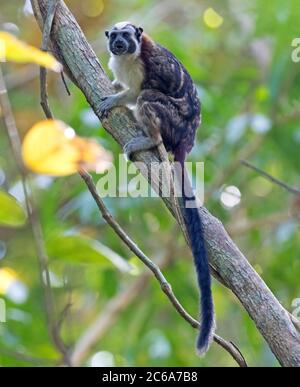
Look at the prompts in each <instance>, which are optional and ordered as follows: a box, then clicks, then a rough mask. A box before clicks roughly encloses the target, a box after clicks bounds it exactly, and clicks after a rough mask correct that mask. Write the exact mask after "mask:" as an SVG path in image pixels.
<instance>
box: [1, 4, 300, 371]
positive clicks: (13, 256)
mask: <svg viewBox="0 0 300 387" xmlns="http://www.w3.org/2000/svg"><path fill="white" fill-rule="evenodd" d="M93 1H94V0H88V2H89V3H92V2H93ZM95 1H96V0H95ZM99 1H100V0H97V2H99ZM83 3H87V2H79V1H76V0H70V1H68V2H67V4H68V6H69V7H70V8H71V10H72V11H73V12H74V14H75V15H76V17H77V19H78V20H79V22H80V25H81V27H82V29H83V31H84V32H85V34H86V36H87V37H88V39H89V40H90V41H91V43H92V45H93V47H94V49H95V50H96V52H97V54H98V55H99V57H100V58H101V60H102V62H103V65H104V67H105V68H107V60H108V55H107V53H106V41H105V37H104V31H105V29H106V28H107V27H108V26H110V25H111V24H113V23H114V22H115V21H119V20H128V19H129V20H132V21H133V22H136V23H140V24H142V25H143V27H144V29H145V31H146V32H147V33H149V34H150V35H152V36H153V38H154V39H155V40H157V41H159V42H160V43H161V44H163V45H165V46H166V47H167V48H169V49H170V50H171V51H173V52H174V53H175V54H176V55H177V56H178V57H179V58H180V60H181V61H182V62H183V63H184V64H185V66H186V67H187V69H188V70H189V71H190V73H191V74H192V76H193V79H194V80H195V82H196V85H197V88H198V91H199V95H200V97H201V101H202V121H203V123H202V126H201V128H200V130H199V131H198V134H197V141H196V144H195V148H194V150H193V152H192V153H191V155H190V157H189V160H191V161H205V183H206V185H205V189H206V198H205V204H206V206H207V207H208V209H209V210H210V211H211V212H212V213H213V214H214V215H216V216H217V217H218V218H219V219H220V220H222V222H223V223H224V225H225V227H226V228H227V229H228V230H229V232H230V234H231V236H232V238H233V239H234V241H235V242H236V243H237V245H238V246H239V248H240V249H241V250H242V251H243V253H244V254H245V255H246V256H247V258H248V259H249V261H250V262H251V264H252V265H253V266H254V267H255V269H256V270H257V271H258V272H259V274H260V275H261V276H262V277H263V279H264V280H265V281H266V283H267V285H268V286H269V287H270V288H271V290H272V291H273V292H274V293H275V295H276V296H277V297H278V299H279V300H280V301H281V303H282V304H283V305H284V306H285V307H286V308H287V309H288V310H289V311H290V312H292V311H293V308H292V302H293V300H294V299H296V298H299V297H300V284H299V273H300V267H299V251H300V242H299V241H300V229H299V201H297V200H295V198H294V197H293V196H292V195H290V194H288V193H287V192H286V191H284V190H283V189H281V188H279V187H277V186H276V185H272V184H270V183H268V182H266V181H265V180H263V179H262V178H261V177H259V176H258V175H257V174H256V173H255V172H252V171H250V170H247V169H245V168H244V167H243V166H241V165H240V163H239V160H240V159H241V158H247V159H248V160H249V161H251V162H253V163H254V164H255V165H257V166H258V167H260V168H262V169H264V170H265V171H267V172H269V173H271V174H272V175H274V176H275V177H277V178H278V179H281V180H284V181H285V182H286V183H287V184H290V185H293V186H295V187H297V186H299V165H300V152H299V145H300V124H299V118H300V115H299V95H300V71H299V70H300V63H294V62H293V61H292V60H291V54H292V50H293V48H292V46H291V43H292V40H293V39H294V38H296V37H299V34H300V33H299V18H300V7H299V4H298V0H288V1H286V2H284V3H283V2H282V1H280V0H276V1H263V0H245V1H227V0H226V1H213V2H212V1H208V0H203V1H199V0H185V1H183V0H174V1H170V0H163V1H159V0H155V1H150V0H143V1H137V0H129V1H126V2H124V1H123V0H109V1H108V0H104V10H103V13H100V14H98V15H96V16H94V17H89V16H87V15H86V11H85V7H84V6H83V5H82V4H83ZM0 5H1V15H0V26H1V25H2V26H3V25H5V23H14V24H15V25H16V26H17V28H18V29H19V37H20V38H21V39H24V40H26V41H27V42H28V43H30V44H32V45H35V46H37V47H39V46H40V33H39V32H38V27H37V26H36V22H35V20H34V18H33V17H32V16H26V17H23V16H22V17H21V16H20V15H22V6H23V4H22V2H12V1H11V2H7V1H3V0H0ZM208 7H214V9H215V10H216V11H217V12H218V13H219V14H220V15H221V16H222V17H223V19H224V21H223V24H222V26H220V27H219V28H217V29H211V28H209V27H208V26H207V25H206V24H205V23H204V21H203V13H204V11H205V10H206V9H207V8H208ZM6 27H7V24H6ZM8 27H9V28H13V27H12V26H11V25H10V26H9V25H8ZM14 28H15V27H14ZM1 65H2V64H1ZM3 70H4V71H5V74H6V80H7V84H8V88H9V95H10V99H11V103H12V106H13V110H14V114H15V117H16V121H17V125H18V129H19V131H20V134H21V136H22V137H23V136H24V134H25V133H26V131H27V130H28V129H29V128H30V127H31V126H32V124H34V123H35V122H37V121H38V120H40V119H42V118H43V113H42V111H41V109H40V107H39V88H38V79H37V69H36V68H35V67H34V66H31V65H30V66H25V67H24V66H21V65H8V64H5V65H3ZM68 84H69V87H70V90H71V96H68V95H67V94H66V92H65V89H64V87H63V85H62V82H61V79H60V78H59V77H57V76H56V75H54V74H49V96H50V104H51V106H52V109H53V111H54V113H55V117H56V118H59V119H62V120H63V121H65V122H66V123H68V124H70V125H71V126H72V127H73V128H75V129H76V132H77V134H79V135H81V136H85V137H92V138H97V140H98V141H99V142H100V143H101V144H102V145H103V146H104V147H105V148H106V149H109V150H110V151H112V152H113V154H114V157H115V159H118V156H119V153H120V149H119V147H118V145H117V144H116V143H115V141H114V140H113V139H112V138H111V137H110V136H109V135H107V134H106V132H105V131H104V130H103V128H101V127H100V125H99V123H98V121H97V120H95V118H94V116H93V114H92V113H91V111H90V109H89V106H88V104H87V102H86V101H85V98H84V97H83V96H82V95H81V93H80V91H79V90H78V89H77V88H76V87H75V86H74V85H72V84H71V83H70V82H68ZM94 177H95V180H97V178H99V176H94ZM30 179H31V183H32V186H33V194H34V197H35V199H36V202H37V204H38V208H37V210H38V213H39V216H40V218H41V220H42V226H43V231H44V234H45V240H46V246H47V250H48V254H49V256H50V271H51V279H52V285H53V292H54V297H55V304H56V309H57V310H58V311H59V312H61V311H62V310H64V308H65V307H66V305H67V304H68V303H69V302H70V303H71V304H72V306H71V308H70V309H69V311H68V313H67V316H66V318H65V319H64V321H63V324H62V335H63V338H64V340H65V341H66V342H67V343H70V344H74V343H76V341H77V340H78V338H79V337H80V335H81V334H82V333H83V332H85V330H86V329H87V328H88V327H89V326H90V325H91V324H92V323H93V322H94V320H95V318H96V317H97V315H98V314H99V313H100V312H102V311H103V312H104V311H107V309H106V307H107V303H108V302H109V301H111V300H112V299H114V298H115V297H118V295H120V294H124V292H126V291H127V290H128V288H130V286H132V285H133V284H135V283H136V281H138V280H139V278H140V277H139V276H140V275H141V272H142V271H143V266H142V265H138V269H136V270H134V271H132V270H129V268H130V265H129V263H128V262H129V261H130V259H131V258H132V253H131V252H130V251H128V249H127V248H126V247H125V246H124V245H123V244H122V243H121V242H120V240H119V239H118V238H117V237H116V235H115V234H114V233H113V232H112V231H111V230H110V229H109V228H108V227H107V226H106V225H105V223H104V221H103V219H102V218H101V217H100V215H99V212H98V209H97V207H96V205H95V203H94V202H93V200H92V199H91V196H90V194H89V193H88V192H87V190H86V187H85V185H84V184H83V182H82V180H81V179H80V178H79V177H78V176H71V177H68V178H61V179H53V178H48V177H44V176H31V177H30ZM0 186H1V191H0V224H1V226H0V268H1V267H6V268H11V269H13V270H14V272H15V273H16V275H17V279H18V281H19V282H20V283H21V284H22V286H23V295H25V296H26V297H25V298H23V300H21V301H20V299H18V298H17V297H16V295H14V294H12V293H11V292H6V293H5V294H0V297H3V298H4V299H5V301H6V305H7V323H5V324H1V323H0V365H8V366H12V365H23V366H26V365H27V366H28V365H33V363H31V362H30V361H28V362H26V361H21V360H17V358H16V357H15V356H14V354H13V353H11V352H18V353H23V354H25V355H28V356H31V357H34V358H39V359H41V360H40V361H38V362H37V363H38V364H46V365H52V364H53V362H55V361H57V360H58V359H59V353H58V351H57V350H56V348H55V347H54V346H53V344H52V342H51V340H50V338H49V334H48V330H47V327H46V324H45V316H44V307H43V297H42V287H41V284H40V279H39V269H38V263H37V259H36V250H35V244H34V240H33V238H32V233H31V231H30V227H29V225H25V221H26V218H25V215H24V211H23V210H22V208H21V207H20V205H19V204H18V203H17V202H16V201H15V200H14V199H11V197H10V196H9V197H8V196H7V195H6V194H4V192H10V194H11V195H13V196H14V197H16V198H17V200H18V201H19V202H20V203H22V204H23V195H22V189H21V185H20V176H19V175H18V173H17V171H16V167H15V160H14V159H13V157H12V152H11V150H10V148H9V145H8V142H7V138H6V135H5V130H4V126H3V124H2V122H0ZM225 186H236V187H237V188H238V189H239V190H240V192H241V201H240V203H239V204H238V205H236V206H234V207H226V206H225V205H224V201H222V200H221V193H222V192H223V189H224V187H225ZM105 202H106V204H107V206H108V207H109V209H110V211H111V212H112V213H113V216H114V217H115V218H116V219H117V220H118V222H119V223H120V224H121V225H122V226H123V227H124V228H125V229H126V231H127V232H128V234H129V235H130V236H131V237H133V239H134V240H135V241H136V242H137V243H138V244H139V246H140V247H141V248H142V249H143V250H144V251H145V252H146V253H147V254H148V255H149V256H150V257H151V258H152V259H154V260H155V261H156V262H161V260H162V259H164V258H165V257H167V258H169V259H170V260H171V263H170V264H169V265H168V266H167V267H166V268H165V269H164V273H165V275H166V277H167V279H168V281H169V282H170V283H171V284H172V288H173V290H174V292H175V294H176V295H177V296H178V298H179V300H180V301H181V302H182V304H183V305H184V306H185V307H186V309H187V310H188V311H189V312H190V313H191V314H192V315H193V316H197V313H198V304H199V301H198V292H197V288H196V281H195V273H194V268H193V264H192V258H191V255H190V252H189V251H188V249H187V247H186V244H185V241H184V238H183V236H182V235H181V233H180V231H179V229H178V228H177V227H176V226H174V221H173V219H172V218H171V216H170V215H169V213H168V211H167V210H166V209H165V208H164V207H163V205H162V203H161V201H160V200H158V199H155V198H140V199H133V198H115V199H113V198H110V199H105ZM2 214H3V215H2ZM4 222H5V225H7V224H9V225H12V226H20V225H23V226H24V227H23V228H8V227H3V226H4ZM116 257H117V262H118V263H117V264H116ZM1 258H2V259H1ZM121 262H122V263H121ZM120 265H121V267H120ZM122 268H123V269H122ZM120 269H121V270H120ZM134 274H136V275H134ZM24 289H25V290H24ZM24 292H25V293H24ZM213 292H214V297H215V303H216V312H217V325H218V333H219V334H220V335H222V336H223V337H224V338H226V339H228V340H232V341H234V342H235V343H236V344H237V345H238V346H239V348H240V349H241V351H242V352H243V354H244V356H245V357H246V359H247V360H248V362H249V364H250V365H252V366H262V365H265V366H277V365H278V364H277V362H276V359H275V358H274V356H273V355H272V353H271V351H270V350H269V348H268V347H267V345H266V343H265V342H264V340H263V339H262V337H261V336H260V334H259V333H258V331H257V329H256V327H255V326H254V323H253V322H252V321H251V320H250V318H249V316H248V315H247V313H246V312H245V310H243V309H242V307H241V305H240V304H239V302H238V301H237V298H236V297H235V296H234V295H233V294H232V293H231V292H229V291H228V290H226V289H224V287H223V286H222V285H220V284H219V283H217V282H216V281H214V284H213ZM109 305H110V304H109ZM195 337H196V332H195V331H194V330H193V329H192V328H191V327H190V326H189V325H187V324H186V322H185V321H184V320H183V319H182V318H181V317H180V316H178V315H177V314H176V312H175V311H174V309H173V308H172V306H171V305H170V303H169V302H168V300H167V299H166V297H165V295H164V294H163V293H162V292H161V290H160V287H159V286H158V284H157V283H156V282H155V280H154V279H153V278H151V279H149V280H145V282H144V283H143V286H142V287H141V288H139V289H138V291H137V292H136V293H135V294H134V296H132V298H131V300H130V302H128V305H126V307H125V308H124V310H122V311H121V312H120V313H119V314H118V315H117V316H116V320H114V322H112V323H111V325H110V328H109V330H108V331H107V332H106V334H105V335H104V336H103V337H102V338H101V340H98V341H97V343H96V345H95V346H94V347H93V348H91V349H90V351H89V353H88V354H87V357H86V358H85V359H84V360H83V363H82V364H83V365H90V364H91V359H92V357H93V355H94V354H95V353H97V352H102V355H103V356H104V358H105V356H106V358H105V359H106V360H107V359H108V358H109V357H107V352H109V353H110V354H112V356H113V361H114V364H115V365H118V366H128V365H135V366H212V365H214V366H215V365H216V366H235V363H234V362H233V360H232V359H231V358H230V356H229V355H228V354H227V353H226V352H225V351H223V350H222V349H221V348H220V347H218V346H217V345H213V346H212V349H211V350H210V351H209V353H208V354H207V356H206V357H205V358H203V359H199V358H198V357H197V356H196V354H195V353H194V345H195V344H194V342H195ZM1 348H3V349H5V351H6V352H4V351H3V353H2V352H1ZM7 351H8V352H7ZM105 354H106V355H105ZM110 359H111V358H110Z"/></svg>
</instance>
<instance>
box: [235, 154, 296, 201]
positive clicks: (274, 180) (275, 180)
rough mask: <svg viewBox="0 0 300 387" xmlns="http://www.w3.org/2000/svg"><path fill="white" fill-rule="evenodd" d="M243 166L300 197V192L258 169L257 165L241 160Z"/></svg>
mask: <svg viewBox="0 0 300 387" xmlns="http://www.w3.org/2000/svg"><path fill="white" fill-rule="evenodd" d="M241 164H243V165H244V166H245V167H247V168H250V169H252V170H253V171H255V172H257V173H259V174H260V175H261V176H263V177H264V178H265V179H267V180H269V181H271V182H272V183H274V184H277V185H279V186H280V187H282V188H284V189H285V190H286V191H288V192H290V193H292V194H294V195H296V196H299V197H300V191H299V190H298V189H297V188H294V187H291V186H289V185H288V184H286V183H284V182H283V181H281V180H279V179H276V178H275V177H273V176H271V175H270V174H269V173H267V172H265V171H263V170H262V169H260V168H258V167H256V166H255V165H253V164H251V163H249V162H248V161H246V160H241Z"/></svg>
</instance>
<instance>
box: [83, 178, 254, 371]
mask: <svg viewBox="0 0 300 387" xmlns="http://www.w3.org/2000/svg"><path fill="white" fill-rule="evenodd" d="M80 176H81V177H82V179H83V180H84V181H85V183H86V185H87V187H88V189H89V191H90V193H91V194H92V196H93V198H94V200H95V202H96V204H97V206H98V209H99V211H100V212H101V214H102V217H103V218H104V219H105V220H106V222H107V224H108V225H109V226H110V227H111V228H112V229H113V230H114V232H115V233H116V234H117V235H118V236H119V238H120V239H121V240H122V241H123V242H124V243H125V244H126V245H127V247H128V248H129V249H130V250H131V251H132V252H133V253H134V255H136V256H137V257H138V258H139V259H140V260H141V261H142V262H143V263H144V264H145V265H146V266H147V267H148V269H149V270H151V271H152V273H153V274H154V276H155V278H156V279H157V281H158V282H159V284H160V287H161V289H162V291H163V292H164V293H165V295H166V296H167V297H168V299H169V300H170V302H171V303H172V305H173V306H174V308H175V309H176V311H177V312H178V313H179V314H180V316H181V317H182V318H183V319H184V320H186V321H187V322H188V323H189V324H190V325H191V326H192V327H193V328H196V329H198V330H199V329H200V324H199V322H198V321H197V320H195V319H194V318H193V317H192V316H190V315H189V314H188V313H187V311H186V310H185V309H184V308H183V306H182V305H181V304H180V302H179V301H178V299H177V297H176V296H175V294H174V293H173V290H172V287H171V285H170V284H169V283H168V281H167V280H166V278H165V276H164V275H163V273H162V272H161V270H160V268H159V267H158V266H157V265H156V264H155V263H154V262H153V261H152V260H151V259H150V258H148V257H147V256H146V255H145V254H144V252H143V251H142V250H141V249H140V248H139V247H138V246H137V245H136V244H135V243H134V242H133V240H132V239H131V238H130V237H129V236H128V235H127V233H126V232H125V231H124V230H123V229H122V227H121V226H120V225H119V224H118V223H117V222H116V221H115V219H114V218H113V217H112V215H111V214H110V212H109V211H108V209H107V207H106V206H105V204H104V202H103V200H102V199H101V197H100V196H99V195H98V193H97V189H96V186H95V184H94V182H93V180H92V177H91V176H90V175H89V174H88V173H87V172H85V171H80ZM214 341H215V342H216V343H217V344H219V345H220V346H222V347H223V348H224V349H225V350H226V351H227V352H228V353H230V355H231V356H232V357H233V359H234V360H235V361H236V362H237V363H238V364H239V366H240V367H247V364H246V361H245V359H244V357H243V356H242V354H241V352H240V351H239V350H238V349H237V346H236V345H234V344H232V343H229V342H228V341H226V340H224V339H223V338H222V337H219V336H217V335H215V336H214Z"/></svg>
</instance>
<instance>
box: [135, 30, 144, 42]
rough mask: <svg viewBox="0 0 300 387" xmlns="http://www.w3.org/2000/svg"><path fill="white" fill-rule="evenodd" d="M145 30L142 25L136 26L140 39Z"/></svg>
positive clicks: (137, 35)
mask: <svg viewBox="0 0 300 387" xmlns="http://www.w3.org/2000/svg"><path fill="white" fill-rule="evenodd" d="M143 32H144V29H143V28H142V27H138V28H136V29H135V34H136V37H137V38H138V39H140V37H141V36H142V34H143Z"/></svg>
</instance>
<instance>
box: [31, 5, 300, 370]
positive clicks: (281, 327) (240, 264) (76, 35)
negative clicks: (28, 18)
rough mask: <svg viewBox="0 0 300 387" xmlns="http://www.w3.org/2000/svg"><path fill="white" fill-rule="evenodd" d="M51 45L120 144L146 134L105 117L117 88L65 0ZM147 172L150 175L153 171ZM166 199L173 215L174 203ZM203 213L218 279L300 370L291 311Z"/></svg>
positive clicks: (121, 112)
mask: <svg viewBox="0 0 300 387" xmlns="http://www.w3.org/2000/svg"><path fill="white" fill-rule="evenodd" d="M31 2H32V5H33V8H34V12H35V16H36V18H37V20H38V22H39V24H40V26H42V23H43V20H41V19H45V15H46V8H47V7H46V5H47V0H31ZM39 10H40V11H39ZM51 42H52V43H51V49H52V51H53V52H54V54H55V55H56V56H57V58H58V59H59V60H60V61H61V62H62V63H63V64H64V66H65V71H66V73H67V74H68V75H69V77H70V78H71V80H72V81H73V82H74V83H75V84H76V85H77V86H78V87H79V88H80V89H81V90H82V92H83V93H84V95H85V97H86V99H87V101H88V102H89V104H90V105H91V107H92V108H93V110H94V111H95V113H96V115H97V116H98V117H99V119H100V120H101V121H102V125H103V127H104V128H105V129H106V131H107V132H108V133H110V134H111V135H112V136H113V138H114V139H115V140H116V141H117V142H118V143H119V144H120V146H121V147H122V146H123V145H124V144H125V143H127V142H128V141H129V140H130V139H132V138H133V137H136V136H137V135H138V134H141V129H140V128H139V127H138V126H137V124H136V123H135V122H134V120H133V117H132V114H130V112H129V110H128V109H126V108H115V109H114V110H113V111H112V112H111V113H110V114H109V115H108V117H107V118H105V119H101V114H100V111H99V108H98V106H99V102H100V99H101V98H102V97H103V96H104V95H107V94H109V93H112V85H111V82H110V81H109V79H108V77H107V75H106V74H105V72H104V71H103V68H102V66H101V64H100V62H99V60H98V58H97V57H96V55H95V53H94V52H93V50H92V48H91V46H90V45H89V44H88V42H87V41H86V38H85V36H84V34H83V32H82V31H81V29H80V27H79V25H78V24H77V22H76V20H75V18H74V16H73V15H72V13H71V12H70V11H69V9H68V8H67V6H66V5H65V4H64V2H63V1H62V0H59V4H58V7H57V12H56V16H55V19H54V25H53V30H52V33H51ZM138 161H141V162H143V163H144V164H145V165H146V166H147V167H149V169H150V164H151V163H153V162H157V161H158V159H157V154H156V153H155V152H144V153H141V154H140V155H139V157H138ZM141 172H142V173H143V174H145V175H146V174H147V168H146V169H145V170H142V171H141ZM152 186H153V187H154V188H155V189H156V188H157V187H155V186H156V182H155V181H154V182H153V181H152ZM162 200H164V202H165V204H166V206H167V207H168V209H169V210H170V211H171V212H172V213H173V211H172V208H173V206H172V202H171V199H170V198H162ZM200 213H201V217H202V219H203V223H204V231H205V240H206V244H207V250H208V254H209V260H210V263H211V265H212V266H213V268H214V270H215V271H216V273H217V275H218V276H219V277H220V279H221V281H222V282H223V283H224V284H226V286H228V287H229V288H230V289H231V290H232V291H233V293H234V294H235V295H236V296H237V298H238V299H239V300H240V302H241V303H242V305H243V307H244V308H245V309H246V310H247V312H248V313H249V316H250V317H251V318H252V320H253V321H254V323H255V324H256V326H257V328H258V330H259V331H260V333H261V334H262V336H263V337H264V339H265V340H266V342H267V343H268V345H269V347H270V348H271V350H272V352H273V353H274V355H275V356H276V358H277V359H278V361H279V363H280V364H281V365H282V366H286V367H299V366H300V335H299V333H298V332H297V330H296V328H295V326H294V325H293V323H292V321H291V319H290V316H289V314H288V312H287V311H286V310H285V309H284V308H283V307H282V306H281V304H280V303H279V301H278V300H277V299H276V297H275V296H274V295H273V294H272V292H271V291H270V289H269V288H268V287H267V286H266V284H265V283H264V281H263V280H262V278H261V277H260V276H259V275H258V274H257V273H256V272H255V270H254V269H253V268H252V267H251V265H250V264H249V262H248V261H247V259H246V258H245V257H244V255H243V254H242V253H241V252H240V250H239V249H238V247H237V246H236V245H235V244H234V242H233V241H232V240H231V239H230V237H229V236H228V234H227V232H226V231H225V229H224V227H223V225H222V223H221V222H220V221H219V220H218V219H216V218H215V217H214V216H212V215H211V214H210V213H209V212H208V210H207V209H205V208H204V207H203V208H201V209H200ZM173 215H174V214H173ZM249 345H251V343H249Z"/></svg>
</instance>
